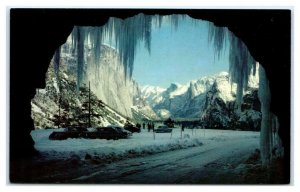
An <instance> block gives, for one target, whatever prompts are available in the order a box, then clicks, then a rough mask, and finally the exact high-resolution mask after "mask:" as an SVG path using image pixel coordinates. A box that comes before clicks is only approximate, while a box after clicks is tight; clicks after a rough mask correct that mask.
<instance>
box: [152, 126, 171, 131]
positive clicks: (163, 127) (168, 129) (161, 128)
mask: <svg viewBox="0 0 300 192" xmlns="http://www.w3.org/2000/svg"><path fill="white" fill-rule="evenodd" d="M154 132H155V133H171V132H172V129H171V128H169V127H168V126H166V125H160V126H158V127H157V129H154Z"/></svg>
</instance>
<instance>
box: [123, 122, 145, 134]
mask: <svg viewBox="0 0 300 192" xmlns="http://www.w3.org/2000/svg"><path fill="white" fill-rule="evenodd" d="M124 129H126V130H127V131H130V132H131V133H134V132H136V133H140V132H141V128H138V127H136V126H134V125H133V124H131V123H129V122H126V123H125V125H124Z"/></svg>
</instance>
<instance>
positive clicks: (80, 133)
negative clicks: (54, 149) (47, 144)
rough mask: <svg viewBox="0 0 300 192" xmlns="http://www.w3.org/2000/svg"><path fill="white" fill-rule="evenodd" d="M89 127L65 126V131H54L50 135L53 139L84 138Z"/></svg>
mask: <svg viewBox="0 0 300 192" xmlns="http://www.w3.org/2000/svg"><path fill="white" fill-rule="evenodd" d="M87 131H88V130H87V128H85V127H81V126H72V127H67V128H65V130H64V131H53V132H52V133H51V134H50V135H49V139H51V140H65V139H68V138H82V137H84V135H85V134H86V132H87Z"/></svg>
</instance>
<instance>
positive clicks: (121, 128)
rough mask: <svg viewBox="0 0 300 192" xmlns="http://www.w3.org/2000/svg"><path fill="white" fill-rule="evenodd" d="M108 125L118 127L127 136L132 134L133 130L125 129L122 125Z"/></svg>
mask: <svg viewBox="0 0 300 192" xmlns="http://www.w3.org/2000/svg"><path fill="white" fill-rule="evenodd" d="M108 127H113V128H115V129H117V130H118V131H120V132H121V133H123V134H124V135H126V136H132V132H130V131H128V130H126V129H124V128H123V127H121V126H118V125H109V126H108Z"/></svg>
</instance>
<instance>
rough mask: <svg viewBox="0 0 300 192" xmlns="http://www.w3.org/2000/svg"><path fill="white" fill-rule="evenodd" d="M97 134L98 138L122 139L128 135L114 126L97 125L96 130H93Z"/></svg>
mask: <svg viewBox="0 0 300 192" xmlns="http://www.w3.org/2000/svg"><path fill="white" fill-rule="evenodd" d="M95 133H96V134H97V138H98V139H108V140H109V139H124V138H127V137H128V135H127V134H125V133H124V132H122V131H119V130H118V129H116V128H115V127H112V126H110V127H98V128H97V131H96V132H95Z"/></svg>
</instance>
